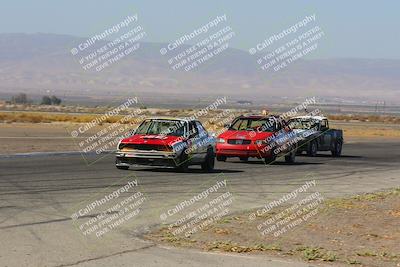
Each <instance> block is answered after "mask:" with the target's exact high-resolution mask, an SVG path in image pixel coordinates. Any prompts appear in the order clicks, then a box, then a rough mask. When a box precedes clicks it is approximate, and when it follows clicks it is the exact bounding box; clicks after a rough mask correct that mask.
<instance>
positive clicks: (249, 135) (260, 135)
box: [218, 130, 274, 140]
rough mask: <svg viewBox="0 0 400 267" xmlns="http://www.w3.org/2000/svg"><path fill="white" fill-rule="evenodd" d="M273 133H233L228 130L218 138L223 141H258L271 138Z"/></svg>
mask: <svg viewBox="0 0 400 267" xmlns="http://www.w3.org/2000/svg"><path fill="white" fill-rule="evenodd" d="M273 134H274V133H273V132H259V133H258V132H255V131H234V130H228V131H226V132H223V133H222V134H220V135H219V136H218V138H223V139H246V140H260V139H266V138H268V137H269V136H272V135H273Z"/></svg>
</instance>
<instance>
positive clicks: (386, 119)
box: [328, 114, 400, 124]
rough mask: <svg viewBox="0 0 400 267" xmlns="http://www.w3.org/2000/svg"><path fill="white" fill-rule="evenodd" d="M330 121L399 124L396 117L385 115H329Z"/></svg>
mask: <svg viewBox="0 0 400 267" xmlns="http://www.w3.org/2000/svg"><path fill="white" fill-rule="evenodd" d="M328 118H329V119H330V120H336V121H362V122H382V123H393V124H399V123H400V117H398V116H387V115H357V114H348V115H329V116H328Z"/></svg>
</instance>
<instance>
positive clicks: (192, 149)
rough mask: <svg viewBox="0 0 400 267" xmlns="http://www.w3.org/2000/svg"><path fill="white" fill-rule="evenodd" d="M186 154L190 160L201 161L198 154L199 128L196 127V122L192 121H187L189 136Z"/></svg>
mask: <svg viewBox="0 0 400 267" xmlns="http://www.w3.org/2000/svg"><path fill="white" fill-rule="evenodd" d="M187 142H188V147H189V148H188V155H189V158H190V160H191V161H193V162H199V161H201V160H202V159H201V156H200V154H199V147H198V146H199V144H200V136H199V130H198V129H197V126H196V123H195V122H194V121H190V122H189V138H188V141H187Z"/></svg>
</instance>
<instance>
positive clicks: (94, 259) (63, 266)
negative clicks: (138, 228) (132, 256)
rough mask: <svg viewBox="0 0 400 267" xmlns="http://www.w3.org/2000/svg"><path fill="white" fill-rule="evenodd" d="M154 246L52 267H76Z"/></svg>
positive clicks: (151, 245)
mask: <svg viewBox="0 0 400 267" xmlns="http://www.w3.org/2000/svg"><path fill="white" fill-rule="evenodd" d="M155 246H156V244H150V245H147V246H144V247H140V248H135V249H128V250H123V251H120V252H116V253H113V254H109V255H104V256H99V257H94V258H90V259H85V260H79V261H76V262H74V263H67V264H61V265H55V266H54V267H67V266H76V265H78V264H81V263H86V262H90V261H96V260H101V259H106V258H110V257H114V256H118V255H122V254H126V253H131V252H137V251H141V250H145V249H148V248H151V247H155Z"/></svg>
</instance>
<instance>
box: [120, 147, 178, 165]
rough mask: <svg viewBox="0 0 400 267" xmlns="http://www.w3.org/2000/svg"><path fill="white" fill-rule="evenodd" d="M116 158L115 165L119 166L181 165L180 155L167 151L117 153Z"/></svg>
mask: <svg viewBox="0 0 400 267" xmlns="http://www.w3.org/2000/svg"><path fill="white" fill-rule="evenodd" d="M115 156H116V160H115V164H116V165H117V166H130V165H149V166H165V167H176V166H178V163H179V160H178V155H177V154H176V153H175V152H167V151H154V150H152V151H147V150H132V151H117V152H116V155H115Z"/></svg>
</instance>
